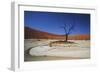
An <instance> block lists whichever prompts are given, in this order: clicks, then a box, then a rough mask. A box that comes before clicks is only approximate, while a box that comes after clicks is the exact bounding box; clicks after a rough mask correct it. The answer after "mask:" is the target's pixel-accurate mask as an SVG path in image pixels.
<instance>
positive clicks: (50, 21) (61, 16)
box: [24, 11, 90, 35]
mask: <svg viewBox="0 0 100 73" xmlns="http://www.w3.org/2000/svg"><path fill="white" fill-rule="evenodd" d="M64 24H72V25H75V27H74V29H73V30H72V32H71V34H90V14H79V13H77V14H76V13H58V12H36V11H24V25H25V26H28V27H30V28H34V29H37V30H41V31H46V32H49V33H54V34H60V35H63V34H65V32H64V29H62V28H61V26H62V25H64Z"/></svg>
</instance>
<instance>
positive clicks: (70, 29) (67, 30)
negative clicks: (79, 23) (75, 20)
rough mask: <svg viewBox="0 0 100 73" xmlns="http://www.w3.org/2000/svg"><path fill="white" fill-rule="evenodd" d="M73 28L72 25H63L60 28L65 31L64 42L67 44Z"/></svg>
mask: <svg viewBox="0 0 100 73" xmlns="http://www.w3.org/2000/svg"><path fill="white" fill-rule="evenodd" d="M74 27H75V25H72V24H64V25H63V26H61V28H63V29H64V31H65V36H66V39H65V41H66V42H68V36H69V34H70V33H71V31H72V30H73V29H74Z"/></svg>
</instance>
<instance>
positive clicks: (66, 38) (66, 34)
mask: <svg viewBox="0 0 100 73" xmlns="http://www.w3.org/2000/svg"><path fill="white" fill-rule="evenodd" d="M65 41H66V42H67V41H68V34H66V40H65Z"/></svg>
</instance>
